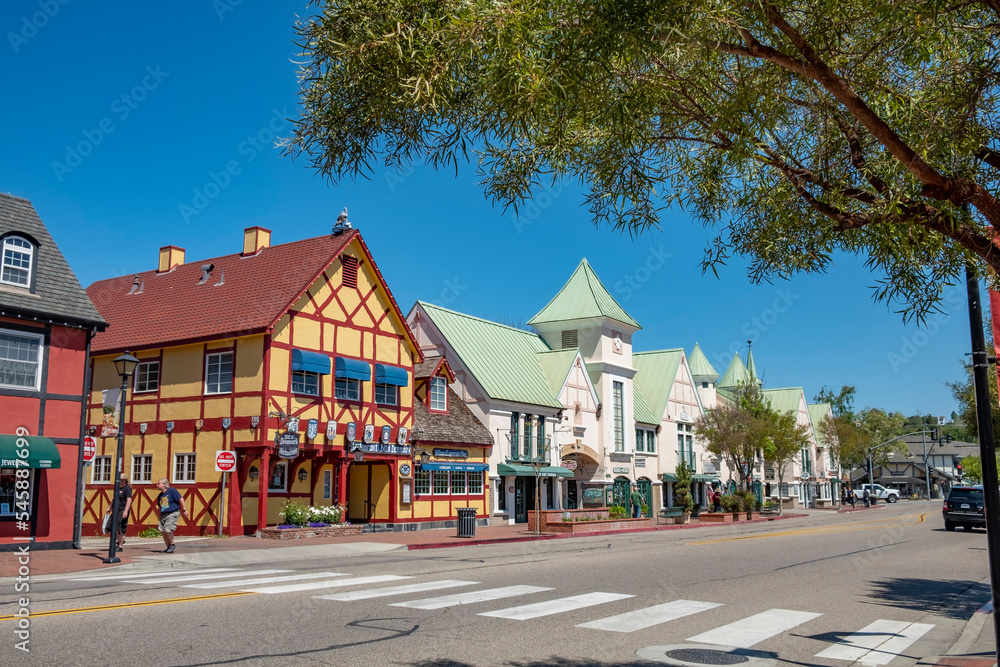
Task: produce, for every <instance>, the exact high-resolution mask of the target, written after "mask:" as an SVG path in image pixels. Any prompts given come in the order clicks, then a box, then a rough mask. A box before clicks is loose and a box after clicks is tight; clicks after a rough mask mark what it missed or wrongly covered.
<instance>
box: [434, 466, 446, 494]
mask: <svg viewBox="0 0 1000 667" xmlns="http://www.w3.org/2000/svg"><path fill="white" fill-rule="evenodd" d="M431 477H432V479H433V482H434V495H435V496H446V495H448V490H449V486H448V473H447V472H445V471H444V470H435V471H434V474H433V475H432V476H431Z"/></svg>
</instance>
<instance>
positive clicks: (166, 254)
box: [156, 245, 184, 273]
mask: <svg viewBox="0 0 1000 667" xmlns="http://www.w3.org/2000/svg"><path fill="white" fill-rule="evenodd" d="M183 263H184V248H178V247H177V246H175V245H165V246H163V247H162V248H160V266H159V267H158V268H157V269H156V272H157V273H166V272H167V271H170V270H172V269H173V268H174V267H175V266H180V265H181V264H183Z"/></svg>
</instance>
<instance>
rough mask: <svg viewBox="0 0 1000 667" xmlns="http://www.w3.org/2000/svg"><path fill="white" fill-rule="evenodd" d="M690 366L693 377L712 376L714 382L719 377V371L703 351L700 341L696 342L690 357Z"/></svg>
mask: <svg viewBox="0 0 1000 667" xmlns="http://www.w3.org/2000/svg"><path fill="white" fill-rule="evenodd" d="M688 368H690V369H691V376H692V377H710V378H712V380H711V381H712V382H715V381H716V380H718V379H719V372H718V371H716V370H715V367H714V366H712V364H710V363H709V361H708V357H706V356H705V353H704V352H702V351H701V347H700V346H699V345H698V343H695V344H694V349H693V350H691V356H690V357H688Z"/></svg>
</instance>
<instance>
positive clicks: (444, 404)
mask: <svg viewBox="0 0 1000 667" xmlns="http://www.w3.org/2000/svg"><path fill="white" fill-rule="evenodd" d="M447 409H448V385H447V383H446V382H445V379H444V378H431V410H441V411H442V412H444V411H446V410H447Z"/></svg>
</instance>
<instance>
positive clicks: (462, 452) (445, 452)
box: [434, 449, 469, 459]
mask: <svg viewBox="0 0 1000 667" xmlns="http://www.w3.org/2000/svg"><path fill="white" fill-rule="evenodd" d="M434 456H439V457H445V458H451V459H467V458H469V450H467V449H435V450H434Z"/></svg>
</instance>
